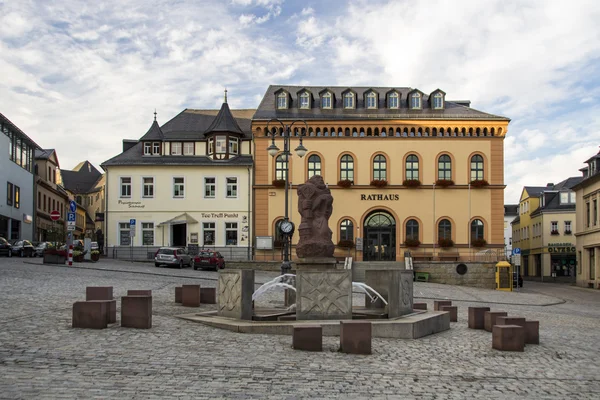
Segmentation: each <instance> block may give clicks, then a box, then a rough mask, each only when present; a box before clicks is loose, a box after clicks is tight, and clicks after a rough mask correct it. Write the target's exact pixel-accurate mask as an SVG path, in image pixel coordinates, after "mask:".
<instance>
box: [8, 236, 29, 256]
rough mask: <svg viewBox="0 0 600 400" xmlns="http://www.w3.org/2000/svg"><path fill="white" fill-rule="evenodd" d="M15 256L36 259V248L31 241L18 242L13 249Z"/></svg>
mask: <svg viewBox="0 0 600 400" xmlns="http://www.w3.org/2000/svg"><path fill="white" fill-rule="evenodd" d="M11 251H12V253H13V255H15V254H18V255H19V256H20V257H34V256H35V247H33V245H32V244H31V242H30V241H29V240H17V241H16V242H15V243H14V244H13V245H12V247H11Z"/></svg>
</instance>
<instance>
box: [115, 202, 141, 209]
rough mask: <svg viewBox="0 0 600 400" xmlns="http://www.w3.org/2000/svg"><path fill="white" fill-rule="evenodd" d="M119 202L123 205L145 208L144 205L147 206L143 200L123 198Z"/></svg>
mask: <svg viewBox="0 0 600 400" xmlns="http://www.w3.org/2000/svg"><path fill="white" fill-rule="evenodd" d="M117 204H121V205H124V206H127V207H129V208H144V207H146V205H145V204H142V202H141V201H123V200H119V202H118V203H117Z"/></svg>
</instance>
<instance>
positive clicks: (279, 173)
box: [275, 154, 288, 180]
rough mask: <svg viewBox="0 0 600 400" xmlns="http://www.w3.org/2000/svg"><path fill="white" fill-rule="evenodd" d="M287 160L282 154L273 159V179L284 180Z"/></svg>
mask: <svg viewBox="0 0 600 400" xmlns="http://www.w3.org/2000/svg"><path fill="white" fill-rule="evenodd" d="M287 164H288V163H287V160H286V159H284V157H283V154H280V155H278V156H277V158H276V159H275V179H277V180H285V179H286V175H287V167H288V165H287Z"/></svg>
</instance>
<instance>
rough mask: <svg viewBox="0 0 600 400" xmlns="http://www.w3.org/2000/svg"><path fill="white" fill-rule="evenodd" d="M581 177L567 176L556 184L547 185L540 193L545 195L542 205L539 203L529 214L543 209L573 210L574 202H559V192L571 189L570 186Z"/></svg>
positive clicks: (540, 211)
mask: <svg viewBox="0 0 600 400" xmlns="http://www.w3.org/2000/svg"><path fill="white" fill-rule="evenodd" d="M582 180H583V177H581V176H573V177H570V178H567V179H565V180H563V181H561V182H559V183H557V184H556V185H553V186H548V187H546V188H545V190H543V191H542V193H540V194H539V195H540V196H542V195H543V196H545V200H544V203H545V204H544V205H543V206H542V205H540V206H539V207H538V208H537V209H535V210H534V211H533V212H532V213H531V216H532V217H533V216H536V215H539V214H542V213H543V212H544V211H561V210H562V211H575V203H561V202H560V193H561V192H566V191H571V188H572V187H573V186H574V185H576V184H578V183H579V182H581V181H582Z"/></svg>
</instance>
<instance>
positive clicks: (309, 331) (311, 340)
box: [292, 325, 323, 351]
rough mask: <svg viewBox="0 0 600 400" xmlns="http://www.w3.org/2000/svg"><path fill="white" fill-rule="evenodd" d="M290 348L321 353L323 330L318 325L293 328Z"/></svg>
mask: <svg viewBox="0 0 600 400" xmlns="http://www.w3.org/2000/svg"><path fill="white" fill-rule="evenodd" d="M292 347H293V348H294V349H296V350H307V351H323V328H322V327H321V326H320V325H302V326H294V330H293V333H292Z"/></svg>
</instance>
